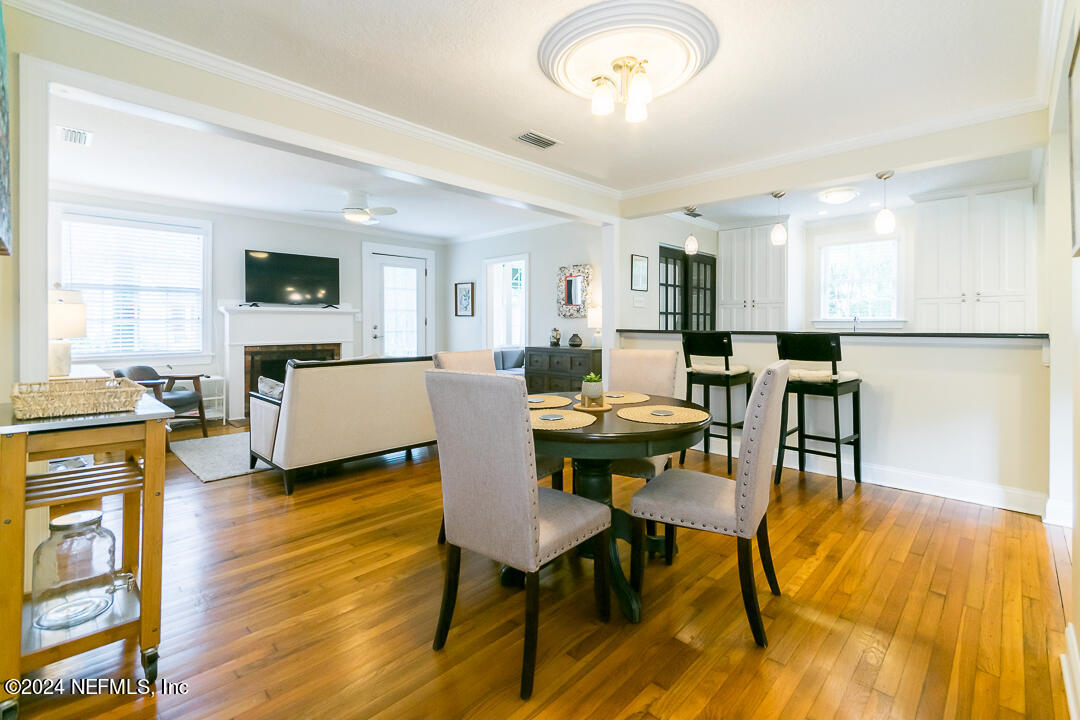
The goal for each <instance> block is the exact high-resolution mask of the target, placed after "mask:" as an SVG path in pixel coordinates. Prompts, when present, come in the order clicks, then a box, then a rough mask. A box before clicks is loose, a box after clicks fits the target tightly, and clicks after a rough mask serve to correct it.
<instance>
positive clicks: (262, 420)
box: [248, 392, 281, 462]
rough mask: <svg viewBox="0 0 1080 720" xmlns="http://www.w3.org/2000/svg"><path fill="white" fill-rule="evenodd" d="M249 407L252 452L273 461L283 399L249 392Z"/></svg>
mask: <svg viewBox="0 0 1080 720" xmlns="http://www.w3.org/2000/svg"><path fill="white" fill-rule="evenodd" d="M249 395H250V404H249V409H248V423H249V431H250V433H249V438H250V442H251V452H252V453H254V454H256V455H258V456H260V457H262V458H264V459H266V460H269V461H271V462H273V459H274V438H275V437H277V426H278V416H279V415H280V414H281V401H280V400H277V399H275V398H272V397H267V396H266V395H262V394H260V393H256V392H253V393H249Z"/></svg>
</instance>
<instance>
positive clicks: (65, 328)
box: [49, 290, 86, 340]
mask: <svg viewBox="0 0 1080 720" xmlns="http://www.w3.org/2000/svg"><path fill="white" fill-rule="evenodd" d="M80 337H86V306H85V305H83V301H82V293H80V292H78V291H77V290H50V291H49V338H50V339H51V340H59V339H61V338H80Z"/></svg>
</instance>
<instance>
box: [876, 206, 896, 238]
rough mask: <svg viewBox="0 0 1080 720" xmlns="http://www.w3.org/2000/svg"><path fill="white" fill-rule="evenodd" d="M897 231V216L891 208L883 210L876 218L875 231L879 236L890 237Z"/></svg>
mask: <svg viewBox="0 0 1080 720" xmlns="http://www.w3.org/2000/svg"><path fill="white" fill-rule="evenodd" d="M895 229H896V216H895V215H893V211H892V210H890V209H889V208H881V210H879V211H878V214H877V217H875V218H874V230H876V231H877V234H878V235H888V234H889V233H891V232H892V231H893V230H895Z"/></svg>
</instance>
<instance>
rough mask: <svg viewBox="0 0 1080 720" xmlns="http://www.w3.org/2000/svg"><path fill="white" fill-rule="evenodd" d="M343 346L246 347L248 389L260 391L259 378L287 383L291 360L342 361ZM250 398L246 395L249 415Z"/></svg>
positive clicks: (245, 369) (245, 374) (245, 370)
mask: <svg viewBox="0 0 1080 720" xmlns="http://www.w3.org/2000/svg"><path fill="white" fill-rule="evenodd" d="M340 359H341V343H319V344H313V343H308V344H298V345H247V346H245V347H244V387H245V388H247V389H248V390H258V389H259V377H268V378H272V379H274V380H278V381H281V382H285V365H286V363H288V361H289V360H340ZM248 406H249V398H248V395H247V393H246V392H245V393H244V414H245V415H247V414H248Z"/></svg>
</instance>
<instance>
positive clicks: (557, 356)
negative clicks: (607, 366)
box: [525, 347, 602, 393]
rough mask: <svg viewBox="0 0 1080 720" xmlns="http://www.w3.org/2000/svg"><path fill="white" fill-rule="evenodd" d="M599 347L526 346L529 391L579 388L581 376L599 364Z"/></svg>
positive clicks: (595, 369)
mask: <svg viewBox="0 0 1080 720" xmlns="http://www.w3.org/2000/svg"><path fill="white" fill-rule="evenodd" d="M601 363H602V359H601V351H600V348H584V347H582V348H572V347H527V348H525V384H526V385H527V387H528V389H529V392H531V393H535V392H566V391H568V390H580V389H581V378H583V377H585V376H586V375H588V374H589V373H591V372H594V373H599V372H600V368H601Z"/></svg>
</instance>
